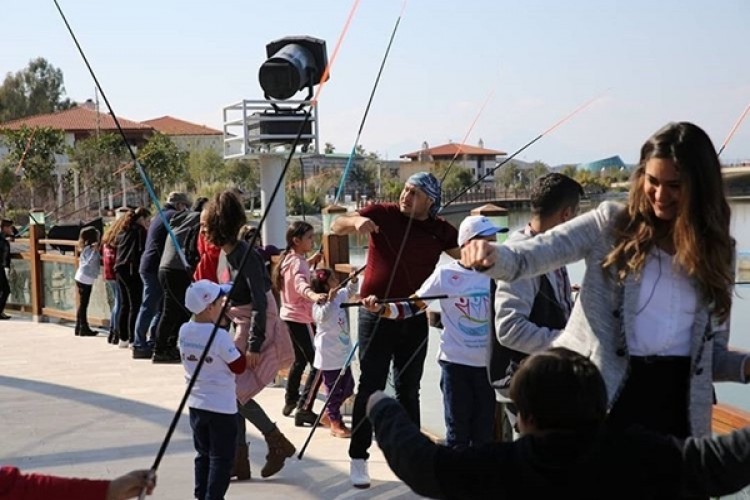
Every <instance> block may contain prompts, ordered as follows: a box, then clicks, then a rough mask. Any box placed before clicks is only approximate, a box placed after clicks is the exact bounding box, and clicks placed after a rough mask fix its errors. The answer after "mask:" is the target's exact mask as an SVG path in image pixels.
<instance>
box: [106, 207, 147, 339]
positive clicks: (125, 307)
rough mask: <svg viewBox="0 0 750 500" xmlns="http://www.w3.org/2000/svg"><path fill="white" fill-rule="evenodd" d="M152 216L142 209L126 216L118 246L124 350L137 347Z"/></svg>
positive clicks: (118, 238)
mask: <svg viewBox="0 0 750 500" xmlns="http://www.w3.org/2000/svg"><path fill="white" fill-rule="evenodd" d="M150 216H151V212H149V211H148V210H146V209H145V208H143V207H140V208H137V209H135V210H133V211H131V212H128V213H127V214H125V215H123V218H124V219H125V221H124V222H123V225H122V228H121V230H120V233H119V234H118V235H117V240H116V242H115V243H116V250H115V253H116V256H115V277H116V279H117V287H118V290H119V292H118V297H119V299H120V314H119V317H118V319H117V331H118V333H119V335H120V342H119V346H120V347H121V348H123V349H127V348H128V347H130V345H131V344H134V343H135V322H136V318H137V317H138V310H139V309H140V307H141V295H142V293H143V282H142V281H141V277H140V275H139V274H138V266H139V265H140V262H141V256H142V255H143V249H144V245H145V243H146V227H147V226H148V218H149V217H150Z"/></svg>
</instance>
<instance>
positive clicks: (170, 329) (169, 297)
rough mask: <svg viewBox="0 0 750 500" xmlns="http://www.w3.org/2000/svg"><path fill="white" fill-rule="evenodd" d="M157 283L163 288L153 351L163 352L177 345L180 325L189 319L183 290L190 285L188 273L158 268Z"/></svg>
mask: <svg viewBox="0 0 750 500" xmlns="http://www.w3.org/2000/svg"><path fill="white" fill-rule="evenodd" d="M159 283H160V284H161V287H162V288H163V289H164V299H163V301H162V309H161V319H160V320H159V325H158V326H157V327H156V345H155V346H154V351H156V352H158V353H164V352H165V351H167V350H168V349H169V348H176V347H177V336H178V334H179V332H180V327H181V326H182V325H183V324H184V323H186V322H187V321H188V320H190V311H188V310H187V308H185V292H186V291H187V289H188V287H189V286H190V275H189V274H188V273H187V272H185V271H177V270H174V269H159Z"/></svg>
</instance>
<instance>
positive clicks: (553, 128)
mask: <svg viewBox="0 0 750 500" xmlns="http://www.w3.org/2000/svg"><path fill="white" fill-rule="evenodd" d="M605 93H606V92H605ZM602 95H604V93H602V94H600V95H598V96H596V97H594V98H593V99H591V100H589V101H587V102H585V103H583V104H582V105H581V106H579V107H577V108H576V109H575V110H573V111H572V112H571V113H569V114H568V115H566V116H565V117H564V118H562V119H561V120H559V121H558V122H557V123H555V124H554V125H552V126H551V127H550V128H548V129H547V130H545V131H544V132H542V133H541V134H539V135H537V136H536V137H535V138H533V139H532V140H530V141H529V142H527V143H526V144H524V145H523V146H521V148H520V149H517V150H516V151H515V152H514V153H513V154H512V155H510V156H509V157H507V158H505V159H504V160H503V161H501V162H500V163H498V164H497V165H496V166H495V167H494V168H492V169H491V170H488V171H487V172H486V173H485V174H484V175H483V176H481V177H479V178H478V179H477V180H476V181H474V182H472V183H471V184H470V185H469V186H468V187H466V188H464V189H462V190H461V191H460V192H459V193H458V194H457V195H456V196H454V197H453V198H451V199H450V200H449V201H448V202H446V203H445V204H444V205H443V206H442V207H440V210H439V212H442V211H443V210H445V208H446V207H448V206H449V205H450V204H452V203H453V202H455V201H456V200H457V199H459V198H460V197H461V196H463V195H464V194H465V193H466V192H467V191H469V190H470V189H471V188H473V187H474V186H476V185H477V184H479V183H480V182H482V181H483V180H484V179H486V178H487V177H489V176H490V175H492V174H494V173H495V171H496V170H497V169H498V168H500V167H502V166H503V165H505V164H506V163H508V162H509V161H510V160H512V159H513V158H515V157H516V156H518V155H519V154H521V153H522V152H523V151H525V150H526V149H528V148H529V147H531V146H532V145H533V144H534V143H536V142H537V141H538V140H539V139H541V138H542V137H544V136H545V135H547V134H549V133H550V132H552V131H553V130H555V129H556V128H557V127H559V126H561V125H562V124H563V123H565V122H567V121H568V120H570V119H571V118H573V116H575V115H577V114H578V113H580V112H581V111H583V110H584V109H586V108H587V107H589V106H590V105H591V104H593V103H594V102H596V101H597V100H599V99H600V98H601V97H602ZM439 212H438V213H439Z"/></svg>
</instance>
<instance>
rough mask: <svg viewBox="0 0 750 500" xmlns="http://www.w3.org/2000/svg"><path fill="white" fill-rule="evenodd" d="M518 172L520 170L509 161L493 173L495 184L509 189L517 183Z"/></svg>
mask: <svg viewBox="0 0 750 500" xmlns="http://www.w3.org/2000/svg"><path fill="white" fill-rule="evenodd" d="M519 172H520V170H519V168H518V166H517V165H516V163H515V162H513V161H509V162H508V163H506V164H505V165H503V166H502V167H500V168H499V169H498V170H497V171H496V172H495V184H497V185H498V186H501V187H503V188H505V189H509V188H511V187H513V186H515V185H516V184H517V183H518V180H519Z"/></svg>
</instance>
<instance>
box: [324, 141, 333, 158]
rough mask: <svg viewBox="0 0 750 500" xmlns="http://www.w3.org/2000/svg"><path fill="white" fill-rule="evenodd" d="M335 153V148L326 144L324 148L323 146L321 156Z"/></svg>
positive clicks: (328, 143)
mask: <svg viewBox="0 0 750 500" xmlns="http://www.w3.org/2000/svg"><path fill="white" fill-rule="evenodd" d="M335 152H336V146H334V145H333V144H331V143H330V142H326V143H325V146H323V154H326V155H331V154H333V153H335Z"/></svg>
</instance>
